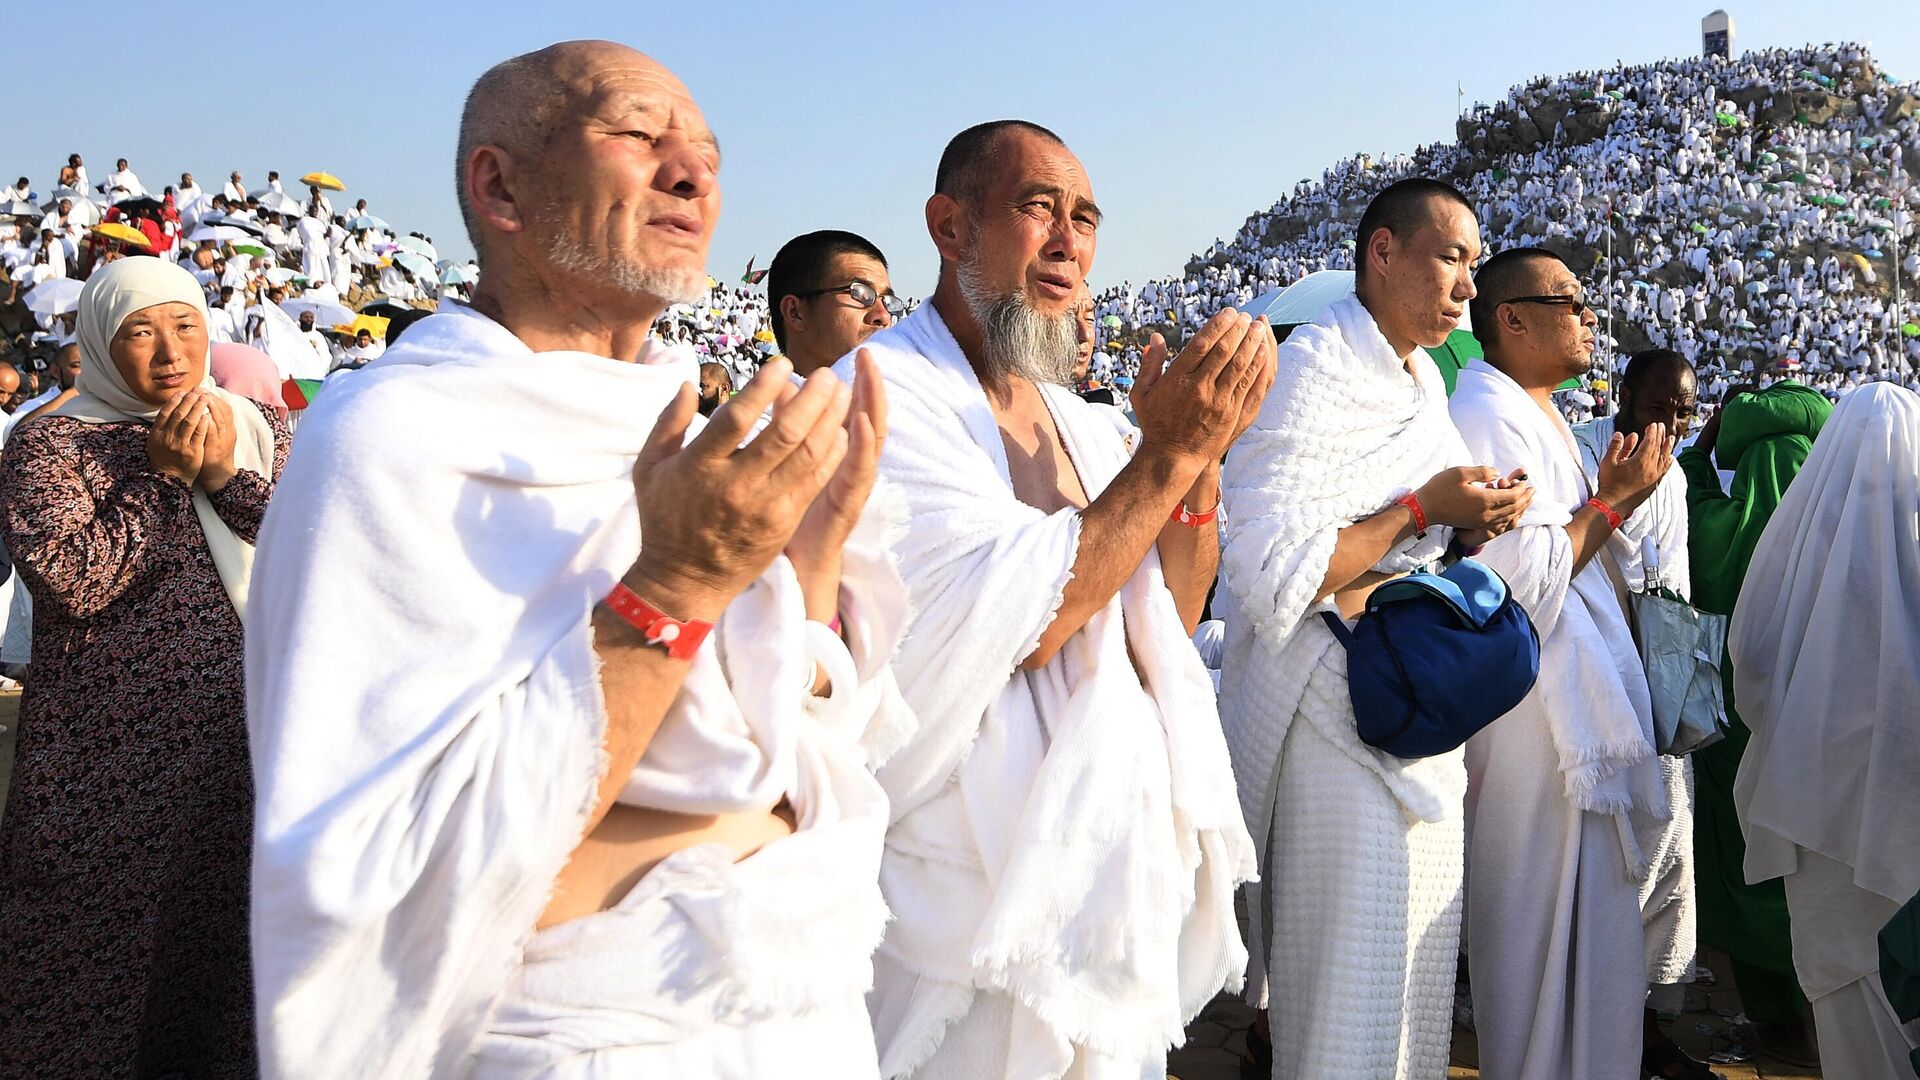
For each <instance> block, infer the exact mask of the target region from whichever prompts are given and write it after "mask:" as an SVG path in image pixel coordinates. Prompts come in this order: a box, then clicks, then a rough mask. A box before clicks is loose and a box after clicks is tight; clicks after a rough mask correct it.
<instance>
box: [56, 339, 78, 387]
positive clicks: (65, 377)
mask: <svg viewBox="0 0 1920 1080" xmlns="http://www.w3.org/2000/svg"><path fill="white" fill-rule="evenodd" d="M53 373H54V375H55V376H57V377H58V378H59V379H60V389H62V390H71V389H73V384H74V383H75V382H76V381H77V380H78V379H79V378H80V343H79V342H77V341H72V342H68V343H67V344H65V345H62V346H60V351H59V352H56V353H54V354H53Z"/></svg>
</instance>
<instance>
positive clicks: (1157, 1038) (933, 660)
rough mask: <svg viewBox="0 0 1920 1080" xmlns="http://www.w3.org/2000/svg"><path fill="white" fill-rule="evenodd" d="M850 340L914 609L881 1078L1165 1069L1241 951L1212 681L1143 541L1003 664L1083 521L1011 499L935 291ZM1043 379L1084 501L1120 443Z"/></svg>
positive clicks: (1240, 961) (1243, 861)
mask: <svg viewBox="0 0 1920 1080" xmlns="http://www.w3.org/2000/svg"><path fill="white" fill-rule="evenodd" d="M865 347H866V349H867V350H868V351H869V352H871V353H872V354H873V355H874V358H875V359H876V360H877V361H878V362H879V368H880V370H881V371H882V372H883V373H884V374H885V376H886V379H887V394H888V404H889V408H890V409H891V422H890V425H889V434H888V438H887V445H886V448H885V450H884V451H883V453H882V455H881V461H880V472H881V475H882V477H883V478H884V479H885V480H887V481H888V482H889V483H890V484H891V486H892V487H893V489H894V490H895V491H897V492H898V493H899V495H900V497H901V499H902V502H903V505H904V507H905V517H904V520H905V521H906V522H908V527H907V528H906V529H904V530H902V531H901V532H899V533H898V534H897V535H896V537H895V540H894V542H893V545H892V551H893V554H894V556H895V558H896V559H897V561H898V564H899V567H900V572H901V574H902V576H903V577H904V578H905V580H906V585H907V590H908V592H909V594H910V596H911V601H912V603H911V606H912V610H913V613H914V614H913V619H912V622H911V623H910V625H909V627H908V629H907V632H906V635H905V638H904V639H903V641H902V644H901V648H900V652H899V654H898V656H897V657H896V659H895V662H894V670H895V671H896V672H897V673H898V675H899V678H900V688H901V691H902V693H903V694H904V695H905V697H906V700H907V702H908V703H909V704H910V705H911V706H912V707H913V714H912V716H911V723H908V724H904V725H897V726H888V727H884V728H875V729H870V731H869V738H868V744H867V745H868V749H869V753H870V755H871V757H872V759H873V760H874V761H875V762H877V763H878V775H879V778H880V781H881V783H882V784H883V785H884V786H885V787H886V789H887V793H888V796H889V798H890V800H891V801H892V813H893V824H892V825H891V827H890V828H889V829H888V833H887V850H886V855H885V857H884V859H883V862H882V866H881V885H882V888H883V890H884V892H885V894H886V897H887V903H888V906H889V907H890V908H891V910H892V912H893V915H894V921H893V922H892V923H890V924H889V925H888V928H887V936H886V940H885V942H884V943H883V944H882V946H881V948H880V951H879V953H878V954H877V955H876V956H875V958H874V992H873V995H872V997H871V999H870V1005H871V1008H872V1011H873V1015H874V1034H875V1038H876V1039H877V1040H878V1042H879V1046H880V1065H881V1071H882V1072H883V1073H884V1074H886V1075H888V1076H903V1075H908V1074H917V1075H920V1076H927V1077H939V1076H953V1075H962V1074H964V1075H965V1076H967V1077H968V1078H969V1080H975V1078H979V1077H1024V1078H1031V1077H1043V1076H1065V1075H1073V1076H1091V1077H1107V1076H1124V1077H1128V1078H1137V1077H1141V1076H1147V1075H1152V1076H1156V1077H1157V1076H1161V1075H1164V1063H1165V1059H1166V1052H1167V1048H1168V1047H1169V1046H1170V1045H1173V1044H1175V1043H1177V1042H1179V1041H1180V1039H1181V1038H1182V1028H1183V1026H1184V1024H1185V1022H1186V1021H1187V1020H1188V1019H1190V1018H1191V1017H1192V1016H1193V1015H1194V1014H1195V1013H1197V1012H1198V1011H1199V1009H1200V1007H1201V1006H1202V1005H1204V1004H1205V1003H1206V1002H1207V1001H1208V1000H1209V999H1210V998H1211V997H1212V996H1213V995H1214V994H1215V993H1216V992H1217V991H1218V990H1219V989H1220V988H1221V987H1223V986H1225V985H1227V984H1229V983H1230V982H1236V981H1237V980H1238V978H1239V977H1240V974H1241V970H1242V968H1243V966H1244V964H1245V963H1246V952H1245V950H1244V949H1243V948H1242V946H1241V942H1240V935H1239V931H1238V929H1237V927H1236V925H1235V922H1234V914H1233V890H1234V887H1235V886H1236V885H1237V884H1238V883H1239V882H1241V881H1243V880H1245V879H1246V878H1248V877H1250V876H1251V875H1252V873H1253V852H1252V845H1251V844H1250V843H1249V841H1248V839H1247V835H1246V828H1245V826H1244V825H1243V824H1242V823H1241V820H1240V814H1239V809H1238V807H1237V806H1236V805H1235V804H1234V801H1233V796H1232V775H1231V772H1230V769H1229V766H1228V764H1227V755H1226V749H1225V747H1224V746H1223V745H1222V743H1221V739H1220V729H1219V724H1218V719H1217V713H1216V711H1215V707H1214V703H1213V686H1212V681H1211V680H1210V679H1209V678H1208V677H1207V673H1206V670H1205V669H1204V668H1203V667H1202V666H1201V664H1200V659H1199V657H1198V655H1197V654H1196V653H1195V652H1194V648H1193V645H1192V643H1191V641H1190V640H1188V638H1187V635H1186V631H1185V628H1184V626H1183V625H1182V624H1181V622H1180V616H1179V612H1178V611H1177V610H1176V608H1175V605H1174V602H1173V597H1172V594H1171V593H1169V592H1168V591H1167V588H1166V583H1165V579H1164V577H1163V576H1162V574H1161V571H1160V564H1159V558H1158V556H1157V555H1156V554H1154V553H1151V552H1150V553H1149V554H1148V555H1147V557H1146V559H1145V560H1144V562H1143V563H1142V564H1141V566H1140V568H1139V569H1138V570H1137V571H1136V572H1135V573H1134V574H1133V576H1132V577H1131V578H1130V579H1128V581H1127V583H1126V584H1125V585H1124V586H1123V587H1122V588H1121V590H1120V592H1119V594H1118V595H1117V596H1116V597H1114V599H1113V601H1112V602H1111V603H1109V604H1108V606H1107V607H1106V608H1105V609H1103V610H1102V611H1100V612H1098V613H1097V614H1095V615H1094V616H1093V618H1092V619H1091V620H1089V621H1088V623H1087V625H1086V626H1085V627H1084V628H1083V629H1082V630H1081V631H1080V632H1079V633H1077V634H1075V635H1073V637H1072V638H1070V639H1069V640H1068V641H1067V642H1066V644H1065V645H1064V647H1063V648H1062V649H1061V650H1060V653H1059V655H1057V656H1056V657H1055V658H1054V659H1053V660H1052V661H1051V662H1049V663H1048V664H1046V665H1045V666H1044V667H1042V668H1040V669H1038V670H1035V671H1022V670H1018V667H1019V663H1020V661H1021V659H1022V658H1023V657H1025V656H1027V655H1028V654H1030V653H1031V652H1032V651H1033V649H1034V648H1035V646H1036V644H1037V643H1038V641H1039V638H1040V635H1041V633H1042V632H1043V631H1044V630H1045V628H1046V626H1047V624H1048V623H1049V622H1050V621H1051V620H1052V618H1053V616H1054V613H1055V611H1056V610H1057V609H1058V607H1059V604H1060V601H1061V595H1062V590H1063V589H1064V588H1065V586H1066V583H1067V580H1068V579H1069V577H1070V576H1071V573H1072V567H1073V562H1074V556H1075V552H1076V550H1077V549H1078V545H1079V531H1080V514H1079V512H1078V511H1076V510H1072V509H1067V510H1062V511H1059V512H1057V513H1053V514H1048V513H1044V512H1042V511H1040V510H1038V509H1035V508H1034V507H1032V506H1029V505H1027V504H1025V503H1023V502H1021V501H1020V500H1019V499H1018V498H1016V497H1015V495H1014V492H1013V485H1012V482H1011V480H1010V479H1009V473H1008V470H1007V459H1006V449H1005V445H1004V442H1003V440H1002V437H1001V433H1000V429H999V426H998V424H997V423H996V422H995V420H994V417H993V414H992V412H991V410H990V409H989V408H988V406H987V401H986V396H985V394H984V393H983V391H982V390H981V388H980V384H979V381H978V380H977V379H976V377H975V376H974V373H973V369H972V368H971V366H970V365H969V364H968V361H967V359H966V356H965V355H964V354H963V353H962V352H961V350H960V347H959V345H958V344H957V343H956V342H955V341H954V339H953V335H952V334H951V333H950V332H949V331H948V330H947V327H946V325H945V324H944V323H943V322H942V321H941V319H940V316H939V313H938V311H937V310H936V309H935V307H934V305H932V304H923V305H922V306H921V307H920V309H919V310H918V311H917V312H916V313H914V314H913V315H912V316H910V317H908V318H907V319H905V320H903V321H902V322H901V323H899V324H898V325H897V326H895V327H893V328H891V329H889V330H886V331H882V332H881V333H879V334H876V335H874V336H873V338H871V339H870V340H869V341H868V342H867V344H866V346H865ZM851 363H852V361H851V360H850V359H843V360H842V361H841V365H842V366H841V367H839V368H838V369H837V370H839V371H841V372H843V373H845V372H846V371H847V370H848V369H849V367H850V365H851ZM1041 393H1042V396H1043V398H1044V400H1045V401H1046V403H1047V405H1048V407H1049V408H1050V409H1051V410H1052V412H1053V418H1054V422H1055V424H1056V425H1057V427H1058V428H1059V431H1060V436H1061V439H1062V441H1063V442H1064V444H1065V447H1066V450H1067V453H1068V454H1069V455H1070V457H1071V459H1072V461H1073V464H1074V466H1075V469H1076V471H1077V472H1078V474H1079V476H1080V480H1081V483H1082V484H1083V485H1084V487H1085V488H1086V491H1087V494H1088V495H1089V497H1097V496H1098V495H1099V493H1100V492H1101V491H1102V490H1103V489H1104V488H1105V487H1106V485H1107V484H1108V483H1109V482H1111V480H1112V478H1113V476H1114V475H1115V474H1116V473H1118V472H1119V471H1120V469H1121V468H1122V467H1123V466H1124V465H1125V464H1126V462H1127V460H1128V459H1127V448H1126V442H1125V440H1124V438H1123V437H1122V436H1121V434H1120V432H1119V431H1118V429H1117V428H1116V426H1115V425H1114V423H1113V421H1112V420H1111V418H1110V417H1109V416H1106V415H1102V413H1101V411H1100V410H1098V409H1097V408H1095V407H1093V406H1090V405H1088V404H1087V403H1085V402H1083V401H1081V400H1080V399H1079V398H1078V397H1076V396H1075V395H1073V394H1071V393H1069V392H1067V391H1066V390H1065V388H1062V387H1053V386H1046V387H1042V388H1041ZM1129 646H1131V651H1132V655H1133V657H1134V658H1135V659H1137V661H1138V663H1139V676H1137V677H1136V675H1135V669H1134V667H1133V665H1132V664H1131V663H1129V657H1128V652H1129ZM1143 684H1144V685H1143Z"/></svg>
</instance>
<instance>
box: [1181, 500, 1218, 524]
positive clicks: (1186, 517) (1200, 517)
mask: <svg viewBox="0 0 1920 1080" xmlns="http://www.w3.org/2000/svg"><path fill="white" fill-rule="evenodd" d="M1219 516H1220V503H1219V502H1218V501H1216V502H1215V503H1214V504H1213V509H1211V510H1209V511H1207V512H1206V513H1204V514H1196V513H1194V512H1193V511H1191V510H1189V509H1187V504H1186V502H1185V501H1184V500H1182V501H1181V503H1180V504H1179V505H1178V506H1175V507H1174V508H1173V520H1175V521H1177V522H1179V523H1180V524H1182V525H1185V526H1186V527H1187V528H1189V529H1197V528H1199V527H1200V526H1202V525H1205V524H1206V523H1207V522H1209V521H1212V520H1213V519H1214V518H1217V517H1219Z"/></svg>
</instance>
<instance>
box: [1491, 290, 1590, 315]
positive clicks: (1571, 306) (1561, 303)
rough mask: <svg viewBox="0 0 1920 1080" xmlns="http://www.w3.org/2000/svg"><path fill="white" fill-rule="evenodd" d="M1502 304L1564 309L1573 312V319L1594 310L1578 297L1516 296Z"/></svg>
mask: <svg viewBox="0 0 1920 1080" xmlns="http://www.w3.org/2000/svg"><path fill="white" fill-rule="evenodd" d="M1501 302H1502V303H1506V304H1544V305H1547V306H1549V307H1564V308H1566V309H1567V310H1568V311H1571V312H1573V317H1574V318H1576V319H1577V318H1579V317H1580V316H1582V315H1585V314H1586V313H1587V312H1589V311H1592V310H1593V305H1592V304H1589V303H1587V302H1586V301H1585V300H1582V299H1580V298H1579V297H1577V296H1516V297H1514V298H1513V299H1511V300H1503V301H1501Z"/></svg>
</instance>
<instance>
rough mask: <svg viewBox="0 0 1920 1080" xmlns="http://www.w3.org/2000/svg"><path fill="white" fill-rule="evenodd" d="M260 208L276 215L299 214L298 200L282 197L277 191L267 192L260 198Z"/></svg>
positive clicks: (287, 196)
mask: <svg viewBox="0 0 1920 1080" xmlns="http://www.w3.org/2000/svg"><path fill="white" fill-rule="evenodd" d="M260 206H261V208H262V209H265V210H271V211H273V212H274V213H276V214H297V213H299V212H300V200H299V199H296V198H294V197H293V196H291V195H283V194H281V193H280V192H278V191H269V192H267V193H266V194H265V195H262V196H260Z"/></svg>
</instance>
